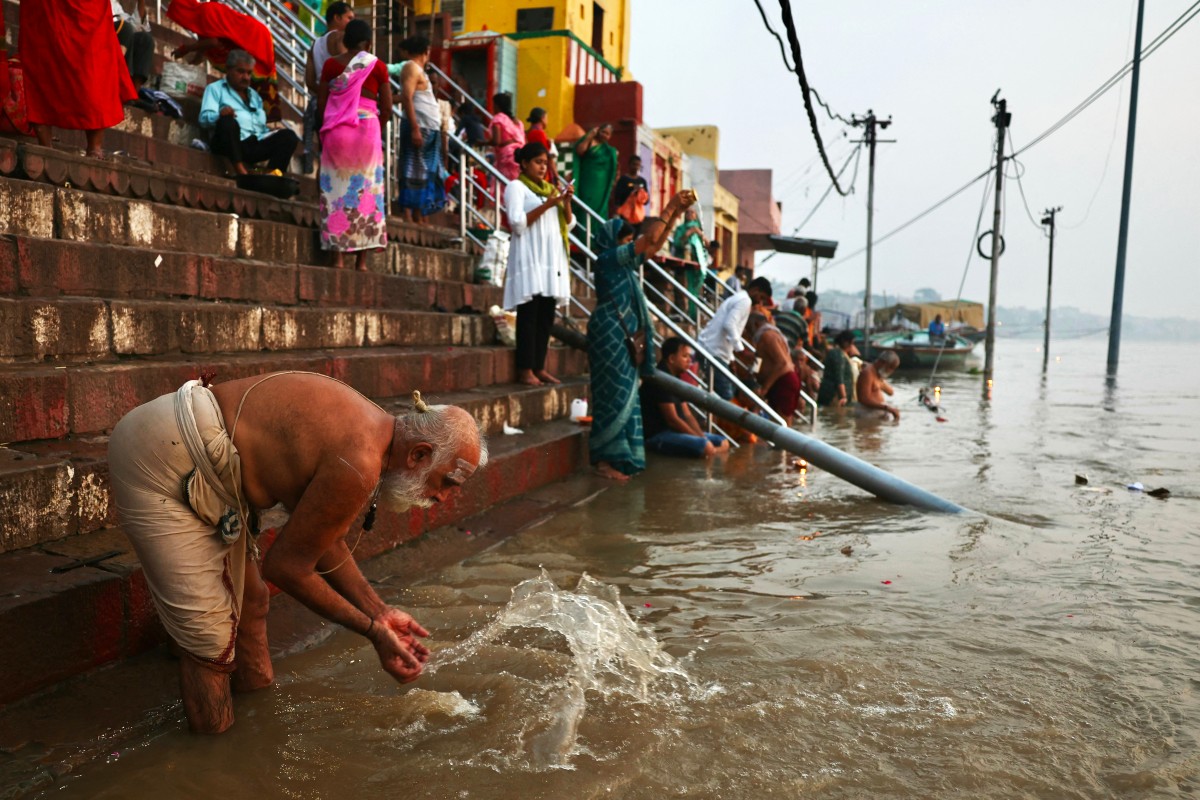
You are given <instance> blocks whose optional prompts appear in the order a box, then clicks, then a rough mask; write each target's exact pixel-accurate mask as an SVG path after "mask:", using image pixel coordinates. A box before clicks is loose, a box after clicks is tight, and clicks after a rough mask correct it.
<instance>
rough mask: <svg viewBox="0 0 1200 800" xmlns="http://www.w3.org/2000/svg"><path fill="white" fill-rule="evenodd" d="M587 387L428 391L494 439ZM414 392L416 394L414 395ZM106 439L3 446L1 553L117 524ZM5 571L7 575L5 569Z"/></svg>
mask: <svg viewBox="0 0 1200 800" xmlns="http://www.w3.org/2000/svg"><path fill="white" fill-rule="evenodd" d="M586 387H587V384H586V382H585V381H584V380H582V379H578V378H576V379H568V380H566V381H565V382H564V384H563V385H561V386H556V387H527V386H519V385H511V386H506V385H492V386H486V387H482V386H481V387H474V388H472V389H469V390H466V391H459V392H440V391H435V390H432V389H423V390H422V391H423V393H424V394H425V396H426V397H427V398H428V400H429V402H434V403H444V404H450V405H458V406H461V407H462V408H464V409H466V410H467V411H468V412H469V413H471V414H472V415H473V416H474V417H475V419H476V420H477V421H478V422H479V424H480V426H481V427H482V428H483V430H484V431H485V432H486V433H487V435H488V436H489V437H496V439H495V440H493V443H496V442H497V441H499V440H504V441H508V440H509V439H511V440H512V441H513V442H514V443H517V444H519V442H520V441H524V440H523V439H522V437H521V436H515V437H505V436H504V435H503V433H502V431H503V427H504V425H505V424H507V425H511V426H513V427H516V428H522V429H529V428H532V427H535V426H538V425H541V424H544V423H547V422H552V421H555V420H559V419H562V418H564V417H566V416H567V414H568V412H569V410H570V406H571V401H572V400H574V399H575V398H577V397H583V396H584V395H585V394H586V391H587V388H586ZM410 391H411V389H410ZM379 402H380V404H381V405H382V406H383V407H384V408H385V409H387V410H388V411H389V412H390V413H393V414H395V413H399V412H401V411H405V410H407V409H408V408H409V407H410V405H411V395H408V394H404V395H401V396H394V397H391V398H381V399H380V401H379ZM107 448H108V437H107V435H106V434H94V435H90V436H76V437H72V438H69V439H51V440H42V441H29V442H21V443H13V444H8V445H5V446H3V447H0V507H3V508H4V509H5V511H6V514H5V516H4V517H3V518H0V553H3V552H9V551H13V550H18V549H21V548H28V547H34V546H37V545H43V544H45V543H47V542H51V541H57V540H61V539H64V538H67V537H72V536H78V535H80V534H87V533H92V532H94V531H98V530H101V529H103V528H106V527H111V526H113V525H115V524H116V518H115V516H114V512H113V509H112V503H111V497H110V489H109V484H108V466H107ZM0 572H2V569H0Z"/></svg>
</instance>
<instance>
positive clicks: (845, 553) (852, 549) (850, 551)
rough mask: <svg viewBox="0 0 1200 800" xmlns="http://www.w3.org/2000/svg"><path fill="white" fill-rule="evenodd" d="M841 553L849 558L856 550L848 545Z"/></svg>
mask: <svg viewBox="0 0 1200 800" xmlns="http://www.w3.org/2000/svg"><path fill="white" fill-rule="evenodd" d="M841 552H842V555H844V556H848V555H850V554H851V553H853V552H854V548H853V547H851V546H850V545H846V546H845V547H843V548H842V550H841Z"/></svg>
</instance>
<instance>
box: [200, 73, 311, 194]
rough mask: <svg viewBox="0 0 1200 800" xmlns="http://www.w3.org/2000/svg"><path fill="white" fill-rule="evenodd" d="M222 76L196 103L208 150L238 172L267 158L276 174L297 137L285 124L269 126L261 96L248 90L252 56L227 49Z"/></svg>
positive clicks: (283, 166) (287, 159) (292, 150)
mask: <svg viewBox="0 0 1200 800" xmlns="http://www.w3.org/2000/svg"><path fill="white" fill-rule="evenodd" d="M226 66H227V71H226V73H225V77H224V78H222V79H221V80H219V81H216V82H214V83H210V84H209V85H208V88H207V89H205V90H204V100H203V102H202V103H201V104H200V127H202V128H204V129H205V130H209V131H211V132H212V140H211V145H212V151H213V152H214V153H216V154H217V155H219V156H226V157H228V158H229V160H230V161H232V162H233V169H234V171H235V172H237V174H238V175H247V174H249V172H250V169H249V168H250V167H252V166H254V165H256V164H259V163H261V162H263V161H266V162H267V170H268V171H269V172H277V173H279V174H280V175H282V174H283V172H284V170H286V169H287V168H288V163H289V162H290V161H291V160H292V154H294V153H295V152H296V145H297V144H299V143H300V137H298V136H297V135H296V134H295V133H293V132H292V131H290V130H287V129H286V128H281V129H278V130H271V129H270V128H268V127H267V115H266V112H265V111H264V110H263V101H262V97H260V96H259V94H258V92H254V91H251V90H250V80H251V78H252V77H253V74H254V57H253V56H251V55H250V54H249V53H247V52H246V51H245V50H231V51H230V52H229V56H228V59H227V61H226Z"/></svg>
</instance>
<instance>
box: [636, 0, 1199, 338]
mask: <svg viewBox="0 0 1200 800" xmlns="http://www.w3.org/2000/svg"><path fill="white" fill-rule="evenodd" d="M1192 2H1193V0H1153V2H1148V3H1147V4H1146V5H1147V9H1146V16H1145V27H1144V32H1143V46H1144V45H1145V44H1148V43H1149V42H1150V41H1151V40H1152V39H1153V38H1154V37H1155V36H1156V35H1157V34H1158V33H1159V32H1161V31H1162V30H1163V29H1164V28H1165V27H1166V26H1167V25H1169V24H1170V23H1171V22H1172V21H1173V20H1174V19H1175V18H1176V17H1177V16H1179V15H1180V14H1181V13H1183V11H1184V10H1185V9H1186V8H1187V7H1188V6H1190V5H1191V4H1192ZM763 6H764V8H766V9H767V13H768V16H769V18H770V19H771V22H772V25H773V26H774V27H775V28H776V29H777V30H778V31H779V32H780V34H781V35H783V33H784V31H783V28H782V25H781V24H780V22H779V20H780V16H779V5H778V2H777V0H763ZM1135 8H1136V0H1059V2H1054V3H1047V2H1042V1H1039V0H1007V2H1004V3H985V2H982V0H967V1H966V2H964V1H963V0H928V1H927V2H917V0H895V1H894V2H886V1H885V0H838V2H823V3H822V2H812V1H811V0H810V2H800V0H793V9H794V14H795V17H796V24H797V28H798V31H799V36H800V44H801V47H802V48H803V50H802V53H803V56H804V66H805V71H806V73H807V76H808V79H809V82H810V84H811V85H812V86H813V87H814V88H815V89H816V90H817V91H818V92H819V93H820V94H821V96H822V97H823V98H824V99H825V100H826V101H827V102H828V103H829V104H830V106H831V107H832V108H833V109H834V110H835V111H837V112H838V113H840V114H842V115H843V116H846V117H849V116H851V114H852V113H858V114H860V115H861V114H863V113H865V112H866V111H867V109H868V108H873V109H874V110H875V112H876V113H877V114H878V115H880V116H887V115H888V114H890V115H892V117H893V120H894V124H893V125H892V127H891V128H889V129H888V130H887V131H885V132H883V133H881V138H889V139H896V140H897V142H896V143H895V144H886V145H885V144H880V145H879V146H878V155H877V162H878V163H877V171H876V179H875V180H876V183H875V187H876V189H875V231H876V238H878V237H879V236H881V235H883V234H885V233H887V232H889V231H890V230H892V229H893V228H895V227H896V226H898V225H900V224H901V223H903V222H906V221H907V220H908V219H909V218H911V217H913V216H915V215H916V214H917V213H919V212H921V211H923V210H924V209H925V208H927V207H928V206H930V205H932V204H933V203H934V202H936V201H938V200H940V199H942V198H943V197H944V196H945V195H947V194H949V193H950V192H951V191H953V190H954V189H957V188H958V187H959V186H961V185H962V184H963V183H965V182H966V181H967V180H969V179H970V178H971V177H973V176H974V175H976V174H978V173H980V172H982V171H983V170H984V169H986V168H987V167H988V165H989V163H990V160H991V155H990V153H991V149H992V148H993V146H994V136H995V131H994V128H993V127H992V123H991V121H990V120H991V116H992V107H991V105H990V104H989V102H988V101H989V99H990V98H991V96H992V93H993V92H995V91H996V89H997V88H1000V89H1002V96H1003V97H1005V98H1006V99H1007V100H1008V103H1009V111H1010V112H1012V114H1013V120H1012V137H1013V141H1014V143H1015V144H1016V146H1017V147H1018V148H1020V147H1021V146H1023V145H1024V144H1025V143H1026V142H1028V141H1030V140H1031V139H1033V138H1034V137H1036V136H1037V135H1038V134H1040V133H1041V132H1042V131H1043V130H1045V129H1046V128H1047V127H1049V126H1050V125H1051V124H1052V123H1054V122H1055V121H1056V120H1057V119H1058V118H1059V117H1060V116H1062V115H1063V114H1065V113H1066V112H1067V111H1069V110H1070V109H1071V108H1072V107H1073V106H1075V105H1076V104H1077V103H1078V102H1079V101H1081V100H1083V99H1084V98H1085V97H1086V96H1087V95H1088V94H1089V93H1091V92H1092V90H1094V89H1095V88H1097V87H1098V86H1099V85H1100V84H1101V83H1102V82H1103V81H1104V80H1105V79H1107V78H1108V77H1109V76H1110V75H1112V74H1113V73H1114V72H1116V71H1117V70H1118V69H1119V68H1120V67H1121V66H1122V65H1123V64H1124V63H1125V62H1127V61H1128V60H1129V59H1130V58H1131V57H1132V52H1133V21H1134V11H1135ZM632 36H633V38H632V50H631V55H630V62H631V64H630V67H631V70H632V72H633V77H634V78H635V79H636V80H638V81H640V82H641V83H642V84H644V87H645V91H644V100H645V106H644V115H645V121H646V122H647V123H648V124H650V125H652V126H656V127H662V126H673V125H686V124H700V123H709V124H716V125H718V126H720V130H721V151H720V167H721V168H723V169H738V168H749V167H769V168H771V169H773V170H774V191H775V197H776V199H777V200H780V201H782V203H783V231H782V232H783V233H785V234H787V233H792V232H793V229H794V228H795V227H796V225H797V224H799V223H800V221H801V220H802V219H803V218H804V217H805V216H806V215H807V214H808V212H809V211H810V210H811V209H812V207H813V205H814V204H815V203H816V201H817V199H818V198H819V197H820V196H821V193H822V192H823V191H824V190H825V188H826V187H827V186H828V185H829V181H828V178H827V177H826V176H825V173H824V170H823V168H822V167H821V165H820V162H819V161H814V159H815V157H816V147H815V145H814V142H813V137H812V134H811V132H810V130H809V126H808V121H807V117H806V115H805V111H804V106H803V103H802V96H801V92H800V88H799V84H798V83H797V80H796V78H795V76H794V75H792V74H791V73H789V72H787V71H786V70H785V68H784V66H783V64H782V62H781V59H780V54H779V49H778V46H777V44H776V42H775V40H774V39H773V38H772V37H771V36H770V34H769V33H768V32H767V31H766V29H765V28H764V27H763V25H762V22H761V19H760V18H759V16H758V12H757V10H756V9H755V6H754V3H753V0H635V2H634V3H633V34H632ZM1129 83H1130V80H1129V78H1128V77H1126V78H1125V79H1124V80H1123V81H1122V82H1121V84H1120V86H1118V87H1116V88H1114V89H1112V90H1111V91H1110V92H1109V93H1108V94H1106V95H1105V96H1104V97H1103V98H1102V99H1101V100H1099V101H1098V102H1097V103H1095V104H1093V105H1092V106H1091V107H1090V108H1089V109H1088V110H1087V111H1085V112H1084V113H1083V114H1081V115H1080V116H1079V117H1077V118H1076V119H1075V120H1074V121H1072V122H1071V123H1070V124H1069V125H1067V126H1066V127H1064V128H1063V129H1062V130H1060V131H1059V132H1057V133H1055V134H1054V135H1053V136H1052V137H1050V138H1049V139H1047V140H1045V141H1044V142H1042V143H1041V144H1039V145H1037V146H1036V147H1034V148H1032V149H1031V150H1030V151H1029V152H1028V153H1026V154H1024V155H1023V156H1022V157H1021V161H1022V162H1023V164H1024V166H1025V169H1026V171H1025V173H1024V178H1023V184H1024V188H1025V194H1026V197H1027V198H1028V201H1029V206H1030V209H1031V210H1032V212H1033V214H1034V216H1035V218H1036V219H1039V220H1040V219H1041V212H1042V211H1043V209H1045V208H1047V207H1049V206H1052V205H1054V206H1057V205H1061V206H1063V207H1064V208H1063V211H1062V212H1061V214H1060V215H1059V221H1060V228H1059V235H1058V238H1057V241H1056V247H1055V266H1054V283H1055V287H1054V301H1055V302H1054V304H1055V306H1065V305H1073V306H1077V307H1079V308H1082V309H1084V310H1086V311H1092V312H1097V313H1103V314H1107V313H1108V312H1109V310H1110V308H1111V304H1112V290H1113V271H1114V267H1115V263H1116V242H1117V229H1118V221H1119V215H1120V203H1121V183H1122V172H1123V167H1124V157H1125V132H1126V121H1127V116H1126V115H1127V112H1128V107H1129ZM1140 95H1141V96H1140V102H1139V106H1138V126H1137V139H1136V142H1137V148H1136V158H1135V163H1134V182H1133V204H1132V214H1131V217H1130V226H1129V249H1128V261H1127V276H1126V286H1125V312H1126V313H1128V314H1136V315H1144V316H1183V317H1190V318H1193V319H1196V318H1200V303H1198V302H1197V296H1198V293H1200V277H1198V275H1200V269H1198V267H1200V19H1197V20H1193V21H1192V22H1191V23H1190V24H1189V25H1187V26H1186V27H1184V28H1183V29H1182V30H1181V31H1180V32H1179V33H1177V34H1176V35H1175V36H1174V37H1173V38H1172V39H1171V40H1170V41H1168V42H1167V43H1166V44H1164V45H1163V46H1162V47H1161V48H1160V49H1159V50H1158V51H1156V52H1155V53H1154V54H1153V55H1152V56H1150V57H1149V58H1148V59H1147V60H1146V61H1145V63H1144V64H1143V66H1142V73H1141V90H1140ZM817 112H818V115H819V118H820V119H821V133H822V136H823V137H824V139H825V142H826V148H827V150H828V152H829V154H830V157H831V160H832V161H833V162H834V164H835V169H836V168H837V167H838V166H840V165H841V163H842V162H843V161H844V160H845V159H846V157H847V156H848V155H849V153H850V152H851V150H852V149H853V148H854V145H853V144H851V143H850V140H851V139H856V138H859V136H857V135H854V134H855V131H854V130H851V132H850V133H851V135H850V136H849V137H844V136H843V135H842V131H843V126H842V125H841V123H838V122H833V121H830V120H829V119H828V117H826V116H825V114H824V112H822V111H821V110H820V109H819V108H818V109H817ZM1106 160H1107V169H1105V162H1106ZM866 165H867V161H866V158H865V152H864V157H863V159H862V161H861V164H860V169H859V175H858V182H857V184H856V187H857V188H856V191H855V193H854V194H853V195H852V196H850V197H849V198H845V199H843V198H840V197H838V196H837V195H836V194H833V195H832V196H831V197H829V198H828V199H827V200H826V201H825V204H824V205H823V206H822V207H821V209H820V210H819V211H818V212H817V214H816V216H815V217H813V219H812V221H811V222H809V223H808V224H807V225H806V226H805V227H804V228H803V229H802V230H800V231H799V232H798V234H797V235H800V236H808V237H813V238H822V239H834V240H837V241H839V242H840V245H839V248H838V252H839V254H840V255H848V254H850V253H852V252H853V251H855V250H858V249H859V248H861V247H862V246H863V245H864V244H865V240H866V194H867V179H866V178H867V176H866V173H867V170H866ZM851 169H853V167H851ZM1011 171H1012V170H1011V169H1010V172H1011ZM849 174H850V173H849V171H847V173H846V177H847V178H848V177H849ZM1005 187H1006V192H1005V194H1006V198H1007V203H1006V225H1005V236H1006V240H1007V251H1006V252H1005V254H1004V257H1003V258H1002V259H1001V262H1000V281H999V304H1000V305H1005V306H1022V305H1023V306H1029V307H1038V306H1042V305H1044V304H1045V291H1046V290H1045V281H1046V255H1047V239H1046V238H1045V236H1044V235H1043V233H1042V231H1041V230H1039V229H1038V228H1036V227H1035V226H1034V224H1033V223H1031V221H1030V220H1029V219H1028V217H1027V215H1026V213H1025V210H1024V208H1023V206H1022V204H1021V197H1020V194H1019V193H1018V192H1017V185H1016V182H1015V181H1006V182H1005ZM1009 190H1011V191H1009ZM982 193H983V183H982V181H981V182H980V183H978V184H976V185H975V186H974V187H972V188H971V189H969V190H967V191H966V192H964V193H963V194H962V195H960V196H959V197H958V198H956V199H955V200H953V201H951V202H950V203H948V204H947V205H945V206H943V207H942V208H941V209H939V210H938V211H936V212H934V213H933V214H932V215H930V216H928V217H926V218H925V219H924V220H922V221H921V222H918V223H917V224H915V225H913V226H912V227H910V228H908V229H907V230H905V231H904V232H902V233H900V234H898V235H896V236H894V237H892V238H891V239H889V240H888V241H886V242H883V243H882V244H879V245H877V246H876V248H875V254H874V277H873V287H874V289H875V291H876V292H883V291H886V292H889V293H892V292H899V293H902V294H911V293H912V292H913V290H915V289H918V288H921V287H924V286H929V287H933V288H935V289H936V290H937V291H939V292H940V293H941V294H942V295H943V296H944V297H947V298H953V297H954V296H955V294H956V293H957V290H958V284H959V280H960V279H961V277H962V274H963V269H964V266H965V264H966V261H967V253H968V251H970V250H971V246H972V242H971V238H972V232H973V231H974V229H975V220H976V216H977V214H978V212H979V207H980V202H981V199H982ZM1093 196H1094V198H1095V199H1094V202H1092V199H1093ZM1089 204H1090V206H1091V208H1090V211H1089V209H1088V207H1089ZM990 221H991V205H990V199H989V205H988V211H987V212H986V217H985V221H984V225H983V230H987V229H988V228H990V227H991V225H990ZM760 258H761V255H760ZM810 264H811V262H810V261H809V259H807V258H798V257H793V256H783V255H780V256H776V257H775V258H774V259H772V261H771V263H770V264H768V265H766V266H765V267H764V268H763V272H762V274H766V275H768V276H769V277H773V278H787V279H789V280H790V279H798V278H799V277H801V276H802V275H805V274H807V273H808V270H809V268H810ZM864 270H865V258H864V256H862V255H860V256H857V257H856V258H853V259H851V260H848V261H846V262H845V263H842V264H840V265H837V266H835V267H833V268H831V269H829V270H826V271H822V273H821V277H820V280H819V286H820V288H825V289H842V290H846V291H860V290H861V289H862V288H863V282H864ZM987 285H988V265H987V262H985V261H983V260H981V259H979V258H978V257H975V258H972V259H971V265H970V270H969V273H968V276H967V282H966V288H965V290H964V293H963V294H964V297H965V298H968V299H973V300H979V301H981V302H986V300H987Z"/></svg>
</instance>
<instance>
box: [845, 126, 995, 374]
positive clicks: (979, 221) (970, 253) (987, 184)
mask: <svg viewBox="0 0 1200 800" xmlns="http://www.w3.org/2000/svg"><path fill="white" fill-rule="evenodd" d="M991 149H992V148H991V147H990V146H989V147H988V152H989V153H990V152H991ZM991 175H992V170H991V168H989V169H988V171H987V176H988V178H987V180H985V181H984V182H983V199H982V200H981V201H980V202H979V216H977V217H976V218H975V232H974V233H972V234H971V245H970V247H969V248H967V263H966V264H964V265H963V274H962V278H961V279H960V280H959V282H958V296H957V297H955V298H954V305H953V306H952V307H951V308H950V321H951V322H953V321H954V315H955V314H956V313H957V312H958V306H959V304H960V303H961V302H962V294H963V289H964V288H965V287H966V285H967V273H969V272H970V271H971V259H972V258H974V257H975V243H976V242H977V241H978V240H979V229H980V228H981V227H983V212H984V211H985V210H987V199H988V194H989V191H988V190H989V189H991V188H992V178H991ZM867 346H868V347H869V346H870V342H868V343H867ZM945 350H946V337H942V346H941V347H940V348H938V354H937V357H936V358H935V359H934V360H933V369H931V370H930V371H929V384H928V385H932V384H933V378H934V376H935V375H937V370H938V365H939V364H940V363H941V362H942V353H943V352H944V351H945Z"/></svg>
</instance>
